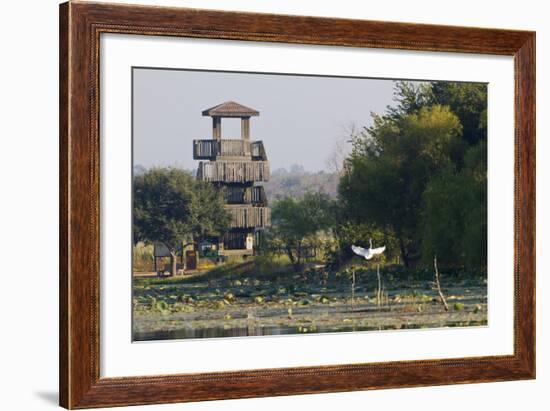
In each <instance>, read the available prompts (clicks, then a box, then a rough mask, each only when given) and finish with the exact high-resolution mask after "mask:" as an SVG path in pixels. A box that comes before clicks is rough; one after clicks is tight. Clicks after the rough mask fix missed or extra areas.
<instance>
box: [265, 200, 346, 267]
mask: <svg viewBox="0 0 550 411" xmlns="http://www.w3.org/2000/svg"><path fill="white" fill-rule="evenodd" d="M334 207H335V206H334V203H333V201H332V200H331V199H330V198H329V197H328V195H326V194H323V193H306V194H304V196H303V197H302V198H299V199H296V198H294V197H285V198H282V199H280V200H278V201H277V202H276V203H275V204H274V205H273V206H272V221H273V228H272V230H271V234H272V238H271V242H272V243H275V244H276V245H280V246H281V247H282V248H283V249H284V250H285V252H286V253H287V255H288V257H289V259H290V261H291V262H292V263H293V264H294V265H295V267H296V269H298V268H300V266H301V264H302V258H303V252H304V248H305V247H306V246H307V245H308V244H310V245H311V244H315V243H316V242H317V241H315V240H318V237H317V236H318V234H319V233H320V232H321V231H323V230H329V229H330V228H331V227H332V226H333V225H334V223H335V220H334V217H335V215H334Z"/></svg>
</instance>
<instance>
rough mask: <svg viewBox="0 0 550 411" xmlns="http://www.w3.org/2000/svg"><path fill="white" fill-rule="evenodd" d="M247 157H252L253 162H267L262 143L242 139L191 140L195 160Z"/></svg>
mask: <svg viewBox="0 0 550 411" xmlns="http://www.w3.org/2000/svg"><path fill="white" fill-rule="evenodd" d="M248 156H252V158H253V159H255V160H267V156H266V154H265V149H264V145H263V142H261V141H248V140H242V139H238V140H237V139H223V140H212V139H210V140H193V158H194V159H195V160H209V159H215V158H216V157H248Z"/></svg>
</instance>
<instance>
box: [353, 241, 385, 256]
mask: <svg viewBox="0 0 550 411" xmlns="http://www.w3.org/2000/svg"><path fill="white" fill-rule="evenodd" d="M351 249H352V250H353V252H354V253H355V254H357V255H360V256H361V257H365V260H370V259H371V258H372V257H374V256H375V255H378V254H382V253H383V252H384V251H385V250H386V246H383V247H378V248H372V239H369V248H363V247H359V246H356V245H352V246H351Z"/></svg>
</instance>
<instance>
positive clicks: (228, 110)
mask: <svg viewBox="0 0 550 411" xmlns="http://www.w3.org/2000/svg"><path fill="white" fill-rule="evenodd" d="M202 115H203V116H210V117H252V116H258V115H260V112H259V111H257V110H254V109H253V108H250V107H246V106H243V105H242V104H239V103H236V102H235V101H226V102H225V103H221V104H218V105H217V106H214V107H210V108H208V109H206V110H204V111H203V112H202Z"/></svg>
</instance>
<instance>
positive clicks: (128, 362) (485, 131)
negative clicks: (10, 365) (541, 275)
mask: <svg viewBox="0 0 550 411" xmlns="http://www.w3.org/2000/svg"><path fill="white" fill-rule="evenodd" d="M60 80H61V81H60V150H61V153H60V154H61V155H60V188H61V190H60V221H61V227H60V233H61V236H60V403H61V405H62V406H64V407H66V408H93V407H101V406H122V405H134V404H151V403H169V402H184V401H201V400H209V399H224V398H245V397H258V396H272V395H290V394H303V393H317V392H336V391H351V390H367V389H380V388H398V387H412V386H424V385H441V384H460V383H469V382H488V381H504V380H514V379H529V378H534V377H535V298H534V295H535V247H534V246H535V240H534V238H535V34H534V33H533V32H526V31H514V30H494V29H481V28H466V27H447V26H433V25H418V24H405V23H389V22H375V21H360V20H344V19H331V18H313V17H300V16H281V15H268V14H253V13H231V12H220V11H205V10H197V9H185V8H165V7H149V6H132V5H112V4H97V3H88V2H68V3H65V4H62V5H61V6H60Z"/></svg>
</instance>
